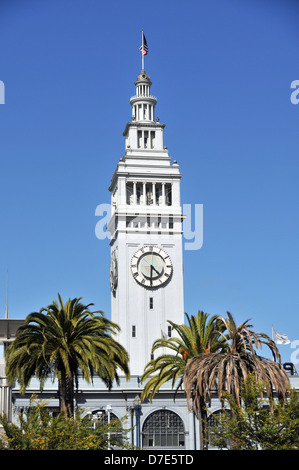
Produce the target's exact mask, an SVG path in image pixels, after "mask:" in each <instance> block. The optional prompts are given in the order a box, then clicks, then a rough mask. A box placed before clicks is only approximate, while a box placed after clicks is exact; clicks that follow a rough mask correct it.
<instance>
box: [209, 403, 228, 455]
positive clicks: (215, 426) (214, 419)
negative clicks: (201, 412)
mask: <svg viewBox="0 0 299 470" xmlns="http://www.w3.org/2000/svg"><path fill="white" fill-rule="evenodd" d="M225 413H226V415H228V416H230V411H229V410H225ZM223 416H224V414H223V411H222V410H218V411H215V412H214V413H212V414H211V415H210V416H209V418H208V427H209V431H208V435H209V445H210V447H215V442H214V438H215V437H217V438H218V439H219V435H221V418H222V417H223ZM229 442H230V441H229V440H228V439H225V438H223V439H221V447H222V448H223V447H229Z"/></svg>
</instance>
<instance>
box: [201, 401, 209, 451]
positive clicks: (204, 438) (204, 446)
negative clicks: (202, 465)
mask: <svg viewBox="0 0 299 470" xmlns="http://www.w3.org/2000/svg"><path fill="white" fill-rule="evenodd" d="M199 406H200V411H199V429H200V431H199V445H200V450H208V427H207V419H208V415H207V410H206V404H205V401H204V399H203V397H200V400H199Z"/></svg>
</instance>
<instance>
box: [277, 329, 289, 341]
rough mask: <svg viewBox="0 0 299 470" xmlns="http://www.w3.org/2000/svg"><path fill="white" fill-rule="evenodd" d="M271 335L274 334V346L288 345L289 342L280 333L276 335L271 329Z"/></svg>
mask: <svg viewBox="0 0 299 470" xmlns="http://www.w3.org/2000/svg"><path fill="white" fill-rule="evenodd" d="M273 333H274V341H275V343H276V344H290V342H291V341H290V340H289V338H288V337H287V335H282V334H281V333H277V331H275V330H274V328H273Z"/></svg>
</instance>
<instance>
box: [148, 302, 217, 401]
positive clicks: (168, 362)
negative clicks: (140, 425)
mask: <svg viewBox="0 0 299 470" xmlns="http://www.w3.org/2000/svg"><path fill="white" fill-rule="evenodd" d="M185 315H186V318H187V322H188V324H183V325H177V324H175V323H173V322H171V321H168V323H169V324H170V325H171V326H172V328H173V330H175V331H176V333H177V335H178V336H177V337H175V336H174V337H171V338H168V339H164V338H161V339H158V340H156V341H155V342H154V344H153V347H152V352H154V351H156V350H157V349H161V348H162V350H163V349H164V348H166V349H168V350H169V351H170V352H169V353H166V354H165V353H162V354H161V355H160V356H158V357H157V358H155V359H153V360H152V361H150V362H149V363H148V364H147V365H146V367H145V371H144V374H143V376H142V378H141V381H142V382H144V381H145V380H147V379H148V381H147V383H146V385H145V387H144V389H143V392H142V395H141V398H142V399H144V398H146V397H149V398H150V400H151V401H152V400H153V398H154V395H155V393H156V392H157V391H158V390H159V388H160V387H161V386H162V385H163V384H164V383H165V382H168V381H171V383H172V387H173V388H174V387H175V385H176V391H177V390H178V389H179V388H180V387H181V386H182V384H183V376H184V370H185V367H186V364H187V362H188V361H189V360H190V359H191V358H192V357H194V356H197V355H198V354H204V353H207V352H215V351H218V350H219V349H221V348H222V346H223V344H224V343H225V339H224V338H223V337H222V336H221V334H220V331H221V324H220V322H219V321H217V318H218V317H217V316H216V315H214V316H213V317H211V318H208V317H209V314H207V313H204V312H202V311H198V313H197V315H196V316H193V315H192V316H191V317H189V315H188V314H187V313H185ZM171 351H172V352H171Z"/></svg>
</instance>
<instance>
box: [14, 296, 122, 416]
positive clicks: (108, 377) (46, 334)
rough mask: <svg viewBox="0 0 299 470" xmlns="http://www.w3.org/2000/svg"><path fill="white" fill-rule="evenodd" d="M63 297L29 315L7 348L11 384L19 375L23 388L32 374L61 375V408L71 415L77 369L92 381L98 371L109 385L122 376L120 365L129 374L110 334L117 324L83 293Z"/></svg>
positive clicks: (117, 328) (41, 376)
mask: <svg viewBox="0 0 299 470" xmlns="http://www.w3.org/2000/svg"><path fill="white" fill-rule="evenodd" d="M58 298H59V302H56V301H53V304H52V305H49V306H48V307H46V308H42V309H41V310H40V312H33V313H31V314H30V315H28V316H27V318H26V319H25V322H24V325H22V326H21V327H20V328H19V329H18V332H17V336H16V339H15V341H14V342H13V343H12V344H11V345H10V346H9V347H8V348H7V350H6V353H5V359H6V374H7V377H8V380H9V384H10V385H12V384H13V382H14V381H15V380H17V381H18V383H19V385H20V392H21V393H24V392H25V390H26V388H27V387H28V384H29V382H30V380H31V378H32V377H33V376H35V377H36V378H37V379H38V380H39V381H40V386H41V389H42V388H43V386H44V382H45V380H47V379H49V378H51V379H52V380H54V379H56V378H57V379H58V387H59V400H60V409H61V411H62V410H64V411H65V412H66V413H67V414H68V416H69V417H71V416H72V414H73V402H74V400H73V398H74V389H75V386H76V385H77V383H78V377H79V374H80V375H82V376H83V379H85V380H86V381H87V382H88V383H90V382H91V381H92V379H93V377H94V375H98V376H99V377H101V379H102V380H103V381H104V382H105V383H106V385H107V386H108V387H111V386H112V382H113V380H116V381H118V370H121V371H122V372H124V374H125V375H126V377H127V378H128V377H129V368H128V360H129V358H128V354H127V352H126V350H125V349H124V348H123V346H121V345H120V344H119V343H118V342H117V341H115V339H114V338H113V337H112V335H113V333H115V332H117V331H119V327H118V325H116V324H115V323H112V322H111V321H110V320H108V319H107V318H106V317H105V316H104V314H103V312H101V311H96V312H91V311H90V310H89V307H90V306H91V305H93V304H88V305H83V304H82V303H81V302H80V300H81V298H75V299H73V300H71V299H69V300H68V301H67V302H66V303H64V302H63V301H62V298H61V296H60V295H59V294H58Z"/></svg>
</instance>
